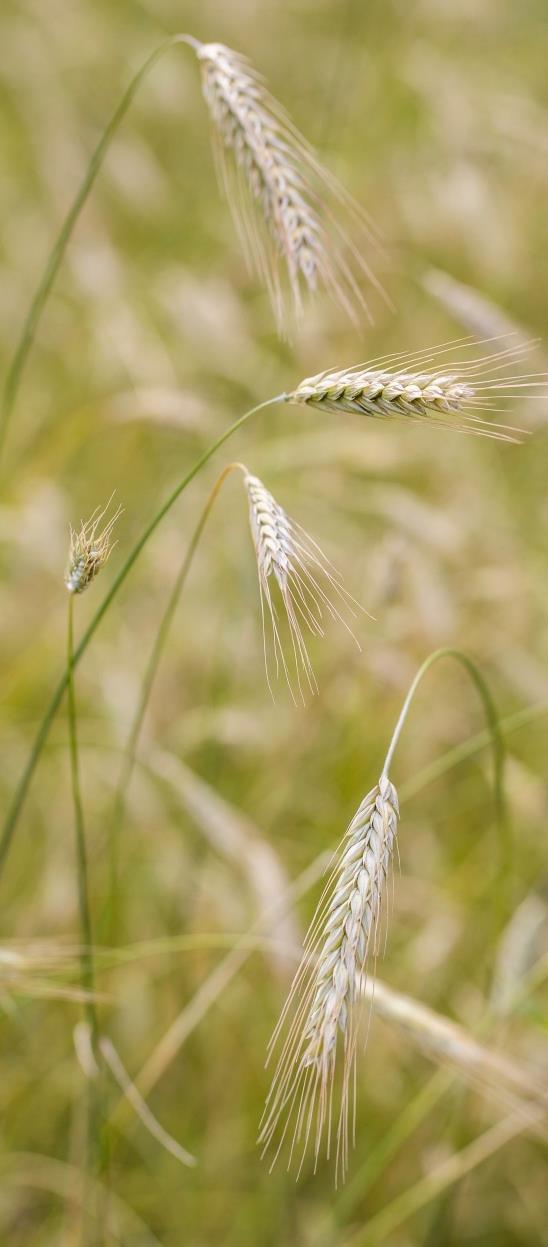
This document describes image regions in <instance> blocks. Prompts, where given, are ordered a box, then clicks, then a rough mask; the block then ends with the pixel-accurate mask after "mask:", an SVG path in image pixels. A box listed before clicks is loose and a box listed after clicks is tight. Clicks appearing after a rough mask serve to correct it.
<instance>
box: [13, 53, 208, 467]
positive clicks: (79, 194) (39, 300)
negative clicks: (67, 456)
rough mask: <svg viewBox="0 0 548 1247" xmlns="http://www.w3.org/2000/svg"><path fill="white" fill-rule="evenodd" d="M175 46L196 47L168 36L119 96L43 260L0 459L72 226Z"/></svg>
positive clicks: (16, 364) (18, 350) (17, 358)
mask: <svg viewBox="0 0 548 1247" xmlns="http://www.w3.org/2000/svg"><path fill="white" fill-rule="evenodd" d="M177 43H186V44H189V45H190V46H191V47H194V48H195V47H196V46H198V41H197V40H196V39H193V37H192V35H183V34H177V35H171V36H170V38H169V39H165V40H164V41H163V43H161V44H160V45H159V46H158V47H157V48H155V50H154V52H152V53H151V55H150V56H149V57H147V59H146V61H145V62H144V64H143V65H141V68H140V69H139V70H138V71H137V73H136V74H135V76H134V77H133V78H132V80H131V82H130V83H129V86H128V87H127V89H126V91H125V92H124V95H123V96H122V99H121V100H120V103H119V104H118V107H117V108H116V109H115V110H114V112H113V114H112V117H111V118H110V121H109V122H108V124H107V126H106V127H105V129H104V130H103V133H102V135H101V138H100V139H99V142H98V143H97V146H96V148H95V151H94V152H93V155H92V157H91V159H90V161H89V164H88V166H87V169H86V172H85V174H84V177H83V179H82V181H81V183H80V186H79V187H78V190H77V191H76V194H75V196H74V199H73V200H72V203H71V205H70V208H69V210H68V212H67V215H66V217H65V219H64V221H63V224H62V225H61V229H60V230H59V233H58V235H57V238H56V240H55V242H54V244H53V247H52V249H51V251H50V253H49V255H48V257H47V260H46V263H45V266H44V269H43V271H42V275H41V277H40V280H39V282H38V285H37V287H36V290H35V293H34V295H33V298H32V301H31V304H30V307H29V309H28V312H27V314H26V316H25V319H24V322H23V326H22V329H21V333H20V335H19V339H18V342H17V345H16V347H15V351H14V353H13V356H12V360H11V363H10V365H9V368H8V373H7V376H6V381H5V385H4V393H3V398H2V404H1V407H0V458H1V456H2V454H3V451H4V445H5V440H6V435H7V431H8V426H9V421H10V418H11V415H12V412H13V409H14V406H15V403H16V400H17V395H18V392H19V386H20V384H21V377H22V375H23V370H24V367H25V364H26V361H27V358H28V355H29V352H30V349H31V346H32V343H33V341H34V336H35V334H36V330H37V328H38V324H39V321H40V318H41V316H42V312H43V311H44V307H45V305H46V303H47V300H48V296H49V294H50V291H51V289H52V286H53V284H54V281H55V278H56V277H57V273H58V272H59V269H60V267H61V264H62V261H63V259H64V256H65V252H66V250H67V247H68V244H69V242H70V239H71V237H72V234H73V232H74V227H75V225H76V223H77V221H78V218H79V216H80V213H81V212H82V209H83V207H84V205H85V203H86V201H87V199H88V196H89V194H90V191H91V189H92V187H93V185H94V182H95V180H96V178H97V175H98V173H99V171H100V169H101V167H102V165H103V162H104V159H105V157H106V155H107V152H108V150H109V148H110V145H111V143H112V140H113V138H114V136H115V134H116V132H117V130H118V127H119V126H120V124H121V122H122V121H123V119H124V117H125V115H126V113H127V111H128V108H129V107H130V104H131V103H132V101H133V99H134V97H135V95H136V93H137V91H138V90H139V87H140V85H141V83H142V82H143V80H144V79H145V78H146V77H147V75H148V74H149V73H150V70H151V69H153V67H154V65H155V64H156V62H157V61H159V60H160V58H161V57H162V56H163V55H164V52H167V51H168V49H169V48H172V47H174V46H175V44H177Z"/></svg>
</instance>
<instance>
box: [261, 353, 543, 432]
mask: <svg viewBox="0 0 548 1247" xmlns="http://www.w3.org/2000/svg"><path fill="white" fill-rule="evenodd" d="M470 345H471V343H470V339H466V340H465V341H464V342H461V343H460V344H459V343H458V342H454V343H448V344H447V345H446V346H441V347H436V348H434V349H433V350H429V351H424V352H423V353H422V354H415V355H406V354H397V355H393V356H390V357H388V358H385V359H379V360H373V361H372V362H371V363H369V364H365V365H357V366H356V367H353V368H347V369H340V370H337V371H331V370H330V371H326V372H320V373H318V374H317V376H314V377H307V378H306V379H305V380H304V381H301V382H300V383H299V385H298V386H297V387H296V389H294V390H292V391H291V393H289V394H287V395H286V396H285V397H286V402H288V403H295V404H302V403H304V404H306V406H308V407H313V408H316V409H321V410H323V411H329V412H334V413H338V412H357V413H359V414H361V415H367V416H375V417H377V418H380V419H390V418H397V419H404V420H418V421H421V422H424V421H427V422H428V423H429V424H430V425H440V426H442V427H445V428H452V429H457V430H459V431H460V432H466V433H476V434H478V435H480V436H482V437H491V438H496V439H498V440H499V441H505V442H515V441H519V440H520V435H522V434H523V430H522V429H514V428H509V427H505V426H504V425H503V424H498V423H497V422H496V421H494V420H491V419H489V418H488V416H487V414H482V413H495V412H497V411H501V410H505V409H506V407H507V406H508V405H510V404H512V403H515V401H516V400H518V399H519V400H521V401H523V399H524V398H526V397H535V396H536V397H538V396H539V394H540V395H546V393H547V392H548V384H547V383H548V377H547V375H546V374H545V373H539V374H516V373H515V372H513V371H512V370H513V369H514V368H515V366H516V364H518V363H519V362H520V361H521V359H522V358H523V357H524V355H525V354H526V353H527V351H528V349H529V347H530V344H528V343H520V344H517V345H513V346H506V347H503V348H502V349H501V350H500V351H497V352H495V353H493V352H491V353H490V354H488V355H484V356H481V355H477V356H476V357H474V356H473V355H472V356H470V357H466V356H465V357H464V358H463V357H459V356H460V352H461V351H463V350H465V351H467V352H468V351H469V350H470ZM478 345H480V344H478Z"/></svg>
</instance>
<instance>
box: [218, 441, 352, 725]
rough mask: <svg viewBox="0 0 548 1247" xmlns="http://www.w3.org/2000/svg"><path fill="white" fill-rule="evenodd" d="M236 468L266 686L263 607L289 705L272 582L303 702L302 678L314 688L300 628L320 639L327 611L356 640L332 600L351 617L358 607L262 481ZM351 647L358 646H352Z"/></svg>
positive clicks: (286, 667) (287, 668)
mask: <svg viewBox="0 0 548 1247" xmlns="http://www.w3.org/2000/svg"><path fill="white" fill-rule="evenodd" d="M240 466H241V467H242V471H243V472H244V484H245V487H246V490H247V496H248V500H249V522H250V526H251V533H252V536H253V544H254V546H255V553H256V556H257V568H258V573H259V590H260V595H261V615H262V621H263V638H264V654H265V666H266V674H267V680H268V685H269V688H270V690H271V692H272V684H271V679H270V672H269V664H268V648H267V638H266V612H265V604H266V609H267V612H268V615H269V618H270V623H271V627H272V640H273V649H274V659H275V668H276V677H278V676H279V674H280V670H283V672H284V674H285V677H286V679H287V683H288V685H289V689H290V692H291V694H292V696H293V699H294V700H295V695H294V690H293V680H292V675H291V670H290V665H289V664H288V662H287V659H286V657H285V654H284V649H283V645H282V641H281V637H280V631H279V627H278V614H277V609H276V604H275V602H274V600H273V597H272V591H271V580H272V579H274V581H275V582H276V584H277V586H278V589H279V591H280V595H281V598H282V602H283V605H284V608H285V612H286V615H287V619H288V623H289V629H290V634H291V643H292V651H293V660H294V661H293V664H292V665H294V669H295V674H296V678H297V685H298V689H299V693H300V696H301V698H302V699H303V700H304V688H303V677H304V679H305V680H306V683H307V685H308V687H309V689H310V691H311V692H312V693H315V692H317V687H318V686H317V681H316V677H315V675H314V671H313V668H312V663H311V661H310V656H309V653H308V650H307V646H306V641H305V637H304V632H303V628H304V629H305V630H307V631H308V632H310V633H311V634H313V635H315V636H323V635H324V624H323V620H324V611H327V612H328V614H329V615H331V617H332V618H333V619H338V620H339V621H340V622H341V623H342V624H343V625H344V627H345V628H346V629H347V631H348V632H350V634H351V635H352V637H353V639H354V640H355V641H356V638H355V637H354V634H353V633H352V630H351V628H350V626H349V624H348V622H347V620H346V619H345V618H344V615H343V614H342V613H341V610H339V609H338V607H337V606H336V605H335V603H334V601H333V597H335V598H336V599H338V601H339V603H340V605H341V608H342V609H343V610H344V609H345V608H346V610H347V611H348V612H349V613H350V614H351V615H354V614H355V611H354V609H353V607H354V606H356V605H358V604H357V603H355V602H354V599H353V598H352V597H351V596H350V594H349V593H347V591H346V589H345V588H344V585H343V583H342V578H341V576H340V573H339V572H338V571H337V570H336V568H334V567H333V566H332V564H331V563H329V562H328V560H327V559H326V558H325V556H324V554H323V553H322V551H321V549H320V547H319V546H318V545H317V544H316V542H315V541H313V539H312V538H311V537H310V536H309V535H308V533H306V532H305V530H304V529H303V528H301V526H300V525H299V524H297V523H295V521H294V520H292V519H290V517H289V516H288V515H287V513H286V512H285V511H284V509H283V507H281V506H280V504H279V503H278V502H276V499H275V498H274V497H273V495H272V494H271V493H270V492H269V490H268V489H267V488H266V486H265V485H263V483H262V481H260V480H259V478H258V477H257V476H252V475H251V474H250V473H249V472H248V471H247V469H246V468H245V467H244V466H243V465H240ZM360 609H361V608H360ZM356 644H357V645H358V642H357V641H356ZM358 648H359V645H358Z"/></svg>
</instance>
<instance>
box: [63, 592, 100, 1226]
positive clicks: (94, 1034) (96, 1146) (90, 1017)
mask: <svg viewBox="0 0 548 1247" xmlns="http://www.w3.org/2000/svg"><path fill="white" fill-rule="evenodd" d="M67 616H68V626H67V700H68V725H69V744H70V774H71V784H72V799H73V805H74V831H75V841H76V873H77V879H78V908H79V911H80V928H81V940H82V948H81V953H80V967H81V971H80V973H81V982H82V988H83V990H84V992H85V993H86V995H85V999H84V1017H85V1019H86V1022H87V1025H88V1028H89V1034H90V1040H91V1049H92V1053H93V1057H94V1060H95V1061H97V1057H98V1053H99V1023H98V1019H97V1011H96V1008H95V1000H94V991H95V975H94V966H93V933H92V927H91V913H90V907H89V889H88V862H87V853H86V836H85V828H84V807H83V803H82V792H81V788H80V772H79V763H78V733H77V713H76V692H75V687H74V596H73V595H72V594H69V599H68V612H67ZM86 1111H87V1132H86V1133H87V1139H86V1153H85V1175H86V1182H87V1181H88V1180H89V1177H90V1174H91V1173H92V1172H95V1171H97V1170H98V1169H99V1168H100V1165H101V1154H102V1153H101V1147H102V1141H101V1105H100V1093H99V1088H98V1086H97V1085H96V1079H95V1072H94V1071H91V1072H90V1076H89V1079H88V1086H87V1104H86ZM83 1242H84V1243H91V1237H90V1227H89V1224H88V1223H87V1219H86V1220H85V1223H84V1227H83Z"/></svg>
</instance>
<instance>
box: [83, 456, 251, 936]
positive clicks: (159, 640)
mask: <svg viewBox="0 0 548 1247" xmlns="http://www.w3.org/2000/svg"><path fill="white" fill-rule="evenodd" d="M239 467H241V465H240V464H238V463H229V464H227V466H226V467H225V468H223V470H222V472H221V473H220V474H219V476H218V477H217V480H216V481H215V484H214V485H213V488H212V490H211V491H210V494H209V496H208V498H207V501H206V504H205V506H204V508H203V511H202V513H201V515H200V518H199V520H198V523H197V525H196V528H195V529H194V532H193V534H192V537H191V539H190V542H189V545H188V549H187V551H186V553H185V556H184V559H183V561H182V563H181V567H180V569H179V572H178V573H177V578H176V580H175V583H174V585H173V588H172V590H171V593H170V595H169V599H168V603H167V606H166V609H165V611H164V614H163V616H162V619H161V622H160V626H159V628H158V631H157V633H156V637H155V640H154V644H153V647H152V650H151V653H150V657H149V660H148V663H147V666H146V669H145V673H144V676H143V681H142V684H141V691H140V694H139V700H138V703H137V708H136V710H135V714H134V716H133V721H132V724H131V728H130V732H129V736H128V741H127V745H126V748H125V751H124V756H123V759H122V764H121V767H120V775H119V778H118V783H117V785H116V790H115V793H114V813H113V820H112V827H111V833H110V837H109V848H110V882H109V896H108V903H107V913H106V922H105V925H106V928H107V939H108V942H110V943H113V934H114V932H113V928H114V925H115V915H116V907H117V903H116V898H117V895H118V855H119V840H120V832H121V829H122V824H123V820H124V812H125V804H126V794H127V790H128V787H129V783H130V780H131V776H132V773H133V768H134V765H135V757H136V753H137V745H138V743H139V736H140V734H141V728H142V726H143V720H144V717H145V714H146V709H147V706H148V702H149V699H150V694H151V692H152V686H153V684H154V680H155V678H156V673H157V671H158V667H159V665H160V660H161V657H162V654H163V652H164V648H165V645H166V641H167V638H168V635H169V630H170V628H171V624H172V622H173V616H174V614H175V611H176V609H177V605H178V602H179V598H180V596H181V593H182V591H183V587H184V584H185V581H186V578H187V576H188V573H189V571H190V567H191V564H192V560H193V558H194V555H195V553H196V549H197V546H198V543H199V541H200V537H201V535H202V533H203V531H204V528H205V526H206V523H207V520H208V517H209V514H210V512H211V509H212V507H213V504H214V502H215V500H216V498H217V497H218V495H219V493H220V490H221V489H222V486H223V484H224V482H225V480H226V479H227V477H228V476H230V473H231V472H233V471H234V469H235V468H239Z"/></svg>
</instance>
